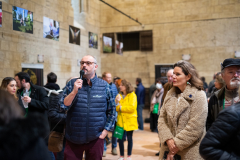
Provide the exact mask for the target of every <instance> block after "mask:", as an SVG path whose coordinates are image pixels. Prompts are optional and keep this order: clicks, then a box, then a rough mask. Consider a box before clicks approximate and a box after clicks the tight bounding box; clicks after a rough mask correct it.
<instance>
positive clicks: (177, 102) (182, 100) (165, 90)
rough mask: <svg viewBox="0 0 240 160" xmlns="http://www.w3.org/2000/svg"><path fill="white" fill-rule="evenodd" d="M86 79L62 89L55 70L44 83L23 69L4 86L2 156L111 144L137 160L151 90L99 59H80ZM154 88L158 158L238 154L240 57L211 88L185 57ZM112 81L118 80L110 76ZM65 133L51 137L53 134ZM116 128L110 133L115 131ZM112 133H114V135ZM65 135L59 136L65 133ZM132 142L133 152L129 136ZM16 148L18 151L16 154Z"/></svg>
mask: <svg viewBox="0 0 240 160" xmlns="http://www.w3.org/2000/svg"><path fill="white" fill-rule="evenodd" d="M80 64H81V67H80V70H81V71H82V72H83V73H84V75H83V77H81V76H80V77H70V78H69V79H68V80H67V81H66V86H65V87H64V88H63V89H62V90H61V89H60V87H59V85H57V84H56V82H57V75H56V74H55V73H53V72H51V73H49V74H48V75H47V84H46V85H45V86H44V87H41V86H38V85H34V84H33V83H31V81H30V76H29V75H28V74H27V73H25V72H19V73H17V74H16V75H15V77H14V78H13V77H6V78H4V79H3V80H2V83H1V86H0V113H1V114H0V133H1V134H0V143H1V144H4V145H1V146H0V158H1V159H2V158H5V159H19V160H30V159H31V160H32V159H36V160H42V159H44V160H63V159H64V160H82V159H83V157H84V158H85V159H86V160H101V159H102V157H106V156H107V155H106V150H107V145H108V144H110V143H112V145H111V153H112V154H113V155H118V152H117V145H119V150H120V152H119V158H118V159H119V160H125V157H126V160H131V159H132V158H131V155H132V149H133V138H134V136H133V133H134V131H136V130H139V131H141V130H144V127H143V116H142V112H143V108H144V106H145V88H144V86H143V84H142V80H141V78H136V86H137V87H136V89H134V87H133V85H132V84H131V83H130V82H129V81H128V80H126V79H121V78H120V77H114V79H112V74H111V73H110V72H104V73H103V74H102V78H98V77H97V75H96V70H97V68H98V63H97V60H96V58H95V57H94V56H91V55H86V56H84V57H83V58H82V59H81V61H80ZM166 76H167V81H166V80H165V79H163V78H161V77H160V78H156V81H155V83H154V84H153V85H152V86H151V87H150V88H149V96H150V129H151V131H152V132H156V133H157V134H158V136H159V146H160V151H159V152H158V153H156V156H159V159H160V160H162V159H166V160H180V159H182V160H183V159H186V160H193V159H194V160H201V159H206V160H215V159H220V160H225V159H231V160H232V159H240V152H238V151H239V149H238V143H239V142H240V140H239V133H240V132H239V130H240V118H239V117H240V107H239V105H240V103H239V102H240V98H239V91H238V90H239V85H240V60H239V59H232V58H229V59H225V60H224V61H223V63H221V70H220V71H219V72H216V73H215V74H214V77H213V80H212V81H211V82H210V83H209V85H208V84H207V83H206V82H205V78H204V77H201V78H200V77H199V75H198V72H197V70H196V68H195V67H194V66H193V65H192V64H191V63H190V62H187V61H183V60H181V61H178V62H177V63H175V64H174V66H173V69H170V70H169V71H168V72H167V75H166ZM112 80H113V81H112ZM53 132H57V133H60V134H59V135H64V137H62V139H59V142H61V145H59V146H60V147H59V146H57V147H58V149H57V151H56V150H55V149H53V148H54V147H55V148H56V146H52V145H57V144H59V143H56V144H54V143H53V142H52V133H53ZM111 132H112V135H109V133H111ZM110 136H111V138H109V137H110ZM60 138H61V137H60ZM126 140H127V143H128V145H127V156H125V154H124V141H126ZM13 152H14V154H13Z"/></svg>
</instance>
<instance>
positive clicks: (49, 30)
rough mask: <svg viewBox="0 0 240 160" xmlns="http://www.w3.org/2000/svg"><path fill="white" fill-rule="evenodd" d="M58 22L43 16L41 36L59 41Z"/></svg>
mask: <svg viewBox="0 0 240 160" xmlns="http://www.w3.org/2000/svg"><path fill="white" fill-rule="evenodd" d="M59 27H60V26H59V22H57V21H55V20H52V19H50V18H47V17H43V38H48V39H53V40H55V41H59V29H60V28H59Z"/></svg>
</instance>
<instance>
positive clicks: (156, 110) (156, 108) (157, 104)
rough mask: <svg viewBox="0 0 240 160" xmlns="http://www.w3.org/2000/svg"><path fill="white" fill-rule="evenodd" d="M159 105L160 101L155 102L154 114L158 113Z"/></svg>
mask: <svg viewBox="0 0 240 160" xmlns="http://www.w3.org/2000/svg"><path fill="white" fill-rule="evenodd" d="M158 106H159V103H155V104H154V107H153V111H152V113H153V114H158Z"/></svg>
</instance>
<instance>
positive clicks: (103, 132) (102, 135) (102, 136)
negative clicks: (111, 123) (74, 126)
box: [99, 129, 108, 139]
mask: <svg viewBox="0 0 240 160" xmlns="http://www.w3.org/2000/svg"><path fill="white" fill-rule="evenodd" d="M107 134H108V131H107V130H106V129H104V130H103V131H102V134H101V135H100V136H99V138H100V139H104V138H105V137H106V136H107Z"/></svg>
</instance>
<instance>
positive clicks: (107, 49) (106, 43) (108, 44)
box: [103, 36, 112, 53]
mask: <svg viewBox="0 0 240 160" xmlns="http://www.w3.org/2000/svg"><path fill="white" fill-rule="evenodd" d="M103 53H112V38H110V37H107V36H103Z"/></svg>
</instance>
